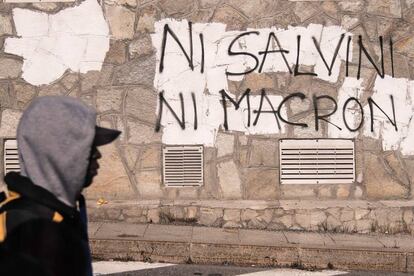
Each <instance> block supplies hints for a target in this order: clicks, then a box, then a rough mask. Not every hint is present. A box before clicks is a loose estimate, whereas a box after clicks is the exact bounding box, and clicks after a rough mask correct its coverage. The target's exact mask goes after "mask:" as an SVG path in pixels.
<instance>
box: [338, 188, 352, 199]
mask: <svg viewBox="0 0 414 276" xmlns="http://www.w3.org/2000/svg"><path fill="white" fill-rule="evenodd" d="M350 193H351V185H338V187H337V190H336V197H337V198H339V199H346V198H348V197H349V195H350Z"/></svg>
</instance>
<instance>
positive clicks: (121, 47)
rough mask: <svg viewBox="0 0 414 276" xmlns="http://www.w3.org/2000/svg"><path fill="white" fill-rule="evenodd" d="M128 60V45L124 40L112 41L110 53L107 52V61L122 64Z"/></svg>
mask: <svg viewBox="0 0 414 276" xmlns="http://www.w3.org/2000/svg"><path fill="white" fill-rule="evenodd" d="M125 61H126V46H125V43H124V42H122V41H117V40H115V41H111V45H110V47H109V51H108V53H106V58H105V62H106V63H112V64H116V65H119V64H122V63H124V62H125Z"/></svg>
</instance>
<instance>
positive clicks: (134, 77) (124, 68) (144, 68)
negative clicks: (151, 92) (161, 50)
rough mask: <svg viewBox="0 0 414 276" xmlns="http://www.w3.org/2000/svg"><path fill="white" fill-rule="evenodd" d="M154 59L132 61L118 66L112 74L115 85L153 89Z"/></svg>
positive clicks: (150, 57) (145, 58)
mask: <svg viewBox="0 0 414 276" xmlns="http://www.w3.org/2000/svg"><path fill="white" fill-rule="evenodd" d="M154 68H155V57H153V56H148V57H142V58H138V59H134V60H132V61H130V62H127V63H125V64H123V65H121V66H119V67H118V68H117V69H116V70H115V73H114V83H115V84H120V85H122V84H131V85H132V84H142V85H145V86H147V87H151V88H152V87H153V83H154V75H155V69H154Z"/></svg>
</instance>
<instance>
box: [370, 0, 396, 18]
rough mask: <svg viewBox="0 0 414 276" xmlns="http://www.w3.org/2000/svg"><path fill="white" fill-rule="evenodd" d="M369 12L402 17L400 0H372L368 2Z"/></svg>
mask: <svg viewBox="0 0 414 276" xmlns="http://www.w3.org/2000/svg"><path fill="white" fill-rule="evenodd" d="M367 12H368V13H370V14H374V15H381V16H385V17H392V18H401V17H402V12H401V1H400V0H370V1H368V3H367Z"/></svg>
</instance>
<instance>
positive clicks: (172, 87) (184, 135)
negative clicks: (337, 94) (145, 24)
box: [152, 19, 352, 146]
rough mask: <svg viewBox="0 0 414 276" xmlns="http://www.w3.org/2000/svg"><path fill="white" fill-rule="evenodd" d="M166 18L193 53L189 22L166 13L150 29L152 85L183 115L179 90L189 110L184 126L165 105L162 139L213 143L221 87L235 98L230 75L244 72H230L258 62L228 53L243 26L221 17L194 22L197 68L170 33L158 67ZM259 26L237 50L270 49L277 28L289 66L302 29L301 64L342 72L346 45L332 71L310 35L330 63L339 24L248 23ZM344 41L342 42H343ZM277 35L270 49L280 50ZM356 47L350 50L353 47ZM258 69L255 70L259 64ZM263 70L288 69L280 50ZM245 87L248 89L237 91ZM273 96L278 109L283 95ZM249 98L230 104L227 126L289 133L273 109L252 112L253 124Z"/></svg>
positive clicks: (322, 72)
mask: <svg viewBox="0 0 414 276" xmlns="http://www.w3.org/2000/svg"><path fill="white" fill-rule="evenodd" d="M165 24H168V25H169V27H170V29H171V30H173V32H174V33H175V34H176V35H177V37H178V38H179V40H180V42H181V43H182V45H183V47H184V49H185V50H186V51H187V53H190V38H189V27H188V22H187V21H185V20H183V21H176V20H174V19H164V20H161V21H158V22H156V23H155V34H154V35H152V42H153V45H154V46H155V47H156V49H157V68H156V75H155V79H154V87H155V88H156V89H157V91H164V96H165V98H166V100H167V101H168V102H169V103H170V104H171V106H172V107H173V109H174V110H175V111H176V112H178V115H179V116H180V115H181V114H180V110H181V105H180V102H179V93H183V95H184V102H185V103H184V106H185V116H186V129H185V130H183V129H181V127H180V126H179V125H178V123H177V121H176V119H175V118H174V117H173V116H172V114H171V112H170V111H169V110H168V109H166V108H164V111H163V120H162V126H163V127H164V129H163V136H162V137H163V138H162V139H163V142H164V143H166V144H204V145H206V146H214V143H215V138H216V135H217V132H218V130H219V128H220V126H222V124H223V116H224V115H223V107H222V104H221V102H220V100H221V95H220V93H219V91H220V90H222V89H224V90H225V91H226V92H227V94H229V95H230V96H231V97H232V98H234V99H236V96H235V95H234V94H232V93H231V92H230V91H229V89H228V84H227V82H228V79H229V80H233V81H241V80H242V79H243V77H244V76H227V75H226V72H244V71H247V70H248V69H249V68H253V67H254V66H255V61H254V59H253V58H251V57H249V56H246V55H237V56H229V54H228V47H229V45H230V43H231V42H232V40H233V39H234V38H235V37H236V36H237V35H239V34H241V33H242V32H241V31H226V25H224V24H221V23H207V24H205V23H196V24H193V25H192V36H193V57H194V71H192V70H191V69H190V68H189V66H188V62H187V59H186V57H185V55H184V53H183V51H182V50H181V49H180V47H179V46H178V44H177V43H176V42H175V41H174V40H173V38H172V36H170V35H168V37H167V44H166V49H165V53H166V54H165V58H164V70H163V72H162V73H160V72H159V70H158V66H159V63H160V58H161V45H162V39H163V31H164V26H165ZM247 31H255V32H256V31H257V32H259V33H258V34H251V35H248V36H243V37H242V38H240V39H239V40H238V41H237V42H236V43H235V44H234V46H233V51H242V50H245V51H248V52H251V53H254V54H255V55H256V56H259V54H258V52H261V51H264V50H265V49H266V44H267V40H268V36H269V33H270V32H274V33H275V35H276V37H277V38H278V41H279V42H280V46H281V48H282V49H284V50H288V51H289V53H286V54H285V56H286V60H287V62H288V64H289V66H290V67H291V68H293V65H294V64H295V63H296V52H297V36H298V35H301V37H302V39H301V50H300V64H301V65H307V66H313V67H314V71H315V73H317V74H318V75H319V76H318V77H319V78H321V79H323V80H326V81H330V82H336V81H337V79H338V76H339V68H340V64H341V60H345V57H346V47H341V49H340V51H339V53H338V57H337V60H336V62H335V64H334V66H333V69H332V74H331V76H328V71H327V69H326V67H325V65H324V64H323V63H322V62H323V61H322V59H321V58H320V56H319V53H318V52H317V49H316V47H315V45H314V44H313V41H312V37H315V38H316V40H317V41H318V42H319V44H320V48H321V51H322V53H323V54H324V56H325V59H326V60H327V62H328V64H330V61H331V60H332V57H333V55H334V51H335V48H336V45H337V44H338V42H339V39H340V36H341V34H346V31H345V30H344V29H342V28H341V27H338V26H329V27H324V26H322V25H317V24H310V25H309V26H307V27H289V28H288V29H278V28H276V27H274V28H266V29H247ZM200 33H202V34H203V37H204V50H205V56H204V62H205V64H204V73H203V74H202V73H200V69H201V56H202V54H201V53H202V49H201V43H200V40H199V34H200ZM343 45H344V43H343ZM279 49H280V48H279V47H278V46H277V44H276V42H275V41H274V40H273V41H272V44H271V47H270V50H279ZM350 52H351V53H352V51H350ZM261 61H262V56H260V58H259V63H261ZM256 71H257V70H256ZM263 72H289V69H288V67H287V66H286V63H285V61H284V60H283V57H282V55H281V54H280V53H269V54H268V56H267V58H266V61H265V63H264V65H263ZM239 92H240V93H243V92H244V91H239ZM191 93H195V95H196V102H197V109H198V110H197V114H198V116H197V117H198V129H197V130H194V128H193V127H192V126H193V122H194V120H193V118H194V110H193V108H192V106H193V103H192V100H191ZM269 99H270V100H271V102H272V105H273V107H274V108H275V109H277V107H278V106H279V103H280V102H281V100H282V99H283V98H282V96H280V95H269ZM250 100H251V108H252V109H251V111H253V110H257V109H258V107H259V103H260V96H258V95H255V96H251V98H250ZM263 110H270V106H269V104H268V103H267V102H266V101H265V102H264V105H263ZM247 113H248V112H247V104H246V102H245V100H243V102H242V103H241V107H240V109H238V110H235V109H234V107H233V106H232V105H231V106H229V108H228V127H229V131H241V132H244V133H246V134H277V133H285V132H286V129H285V125H284V124H283V123H282V122H279V123H280V129H279V125H278V123H277V121H276V119H275V116H274V114H271V113H262V114H261V116H260V118H259V120H258V121H257V124H256V125H253V122H254V120H255V117H256V114H254V113H253V112H251V125H250V126H248V122H247ZM281 113H282V114H281V115H282V116H283V117H285V118H286V109H285V108H283V109H282V110H281Z"/></svg>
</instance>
